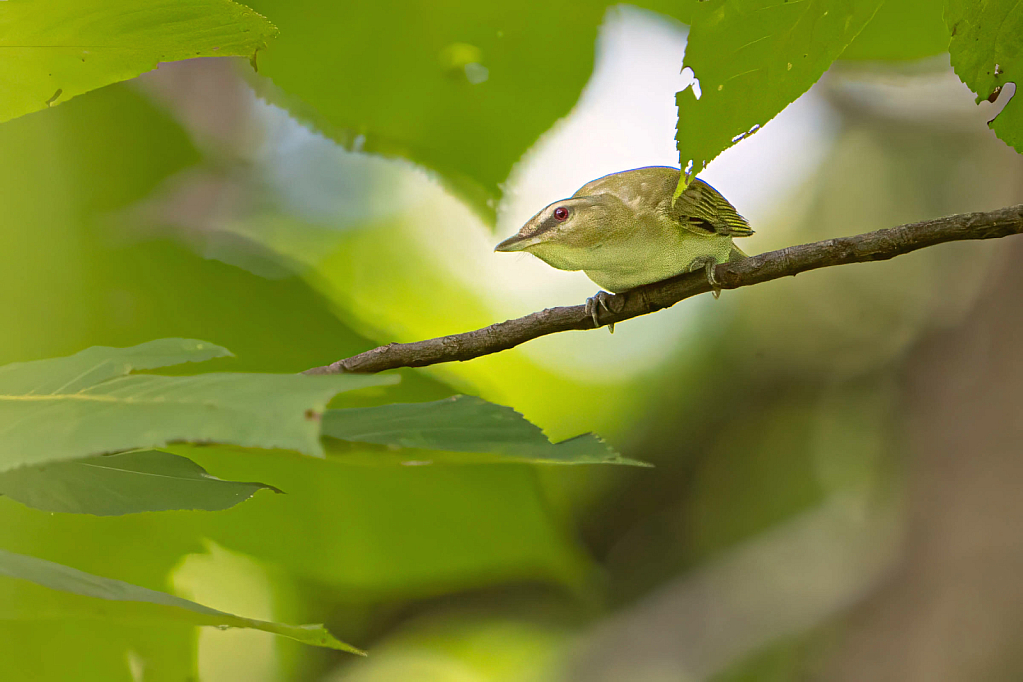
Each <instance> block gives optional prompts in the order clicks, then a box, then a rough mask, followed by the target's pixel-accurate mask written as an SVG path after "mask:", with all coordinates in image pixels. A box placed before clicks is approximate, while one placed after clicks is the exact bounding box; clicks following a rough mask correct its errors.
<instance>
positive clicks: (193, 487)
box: [0, 450, 282, 516]
mask: <svg viewBox="0 0 1023 682" xmlns="http://www.w3.org/2000/svg"><path fill="white" fill-rule="evenodd" d="M262 489H267V490H273V491H274V492H278V493H279V492H282V491H280V490H278V489H277V488H274V487H273V486H271V485H266V484H265V483H244V482H241V481H224V480H221V479H219V478H216V477H215V476H210V475H209V474H208V473H206V470H205V469H203V468H202V467H201V466H199V465H198V464H196V463H195V462H193V461H191V460H190V459H188V458H186V457H181V456H180V455H173V454H171V453H169V452H160V451H159V450H142V451H136V452H125V453H121V454H117V455H104V456H100V457H89V458H86V459H76V460H73V461H70V462H56V463H53V464H47V465H45V466H35V467H21V468H19V469H14V470H13V471H6V472H4V473H2V474H0V494H2V495H7V496H8V497H10V498H11V499H13V500H17V501H18V502H21V503H22V504H24V505H27V506H29V507H33V508H35V509H42V510H43V511H51V512H65V513H70V514H95V515H97V516H118V515H120V514H135V513H138V512H144V511H167V510H170V509H202V510H206V511H215V510H219V509H227V508H229V507H233V506H234V505H236V504H238V503H239V502H242V501H244V500H247V499H249V498H250V497H252V496H253V495H255V494H256V491H258V490H262Z"/></svg>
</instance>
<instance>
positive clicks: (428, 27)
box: [250, 0, 694, 220]
mask: <svg viewBox="0 0 1023 682" xmlns="http://www.w3.org/2000/svg"><path fill="white" fill-rule="evenodd" d="M250 4H252V6H253V7H255V8H256V9H257V10H259V11H261V12H263V13H265V14H267V16H272V17H273V18H274V21H275V22H277V24H278V25H279V26H280V27H281V36H280V38H279V39H278V40H277V41H275V42H274V43H273V44H272V45H271V46H270V48H269V49H268V50H267V52H266V54H265V56H264V55H261V56H260V72H261V73H262V74H265V75H267V76H269V77H270V78H271V79H272V80H273V82H274V84H275V85H276V86H277V87H278V88H280V90H282V91H283V95H284V96H283V97H282V96H281V94H282V93H267V94H269V96H270V97H271V99H275V100H278V101H279V102H280V103H281V104H283V105H285V106H288V107H289V108H290V109H291V111H292V112H293V113H294V114H296V115H297V116H299V117H301V118H305V119H308V120H310V121H311V122H312V123H313V124H314V125H316V126H317V127H318V128H320V129H321V130H322V131H323V132H324V133H325V134H327V135H329V136H330V137H332V138H334V139H335V140H337V141H338V142H340V143H341V144H344V145H345V146H346V147H356V148H358V149H362V150H365V151H370V152H378V153H382V154H387V155H392V156H404V157H406V158H409V159H412V160H414V161H416V162H418V163H421V164H423V165H425V166H428V167H429V168H432V169H433V170H436V171H439V172H440V173H441V175H442V177H443V179H444V181H445V182H446V183H447V184H448V186H449V187H451V188H453V189H454V190H456V192H457V193H458V194H460V195H461V197H462V198H463V199H466V200H467V201H468V202H469V203H470V204H471V205H472V206H473V207H474V208H475V209H476V210H477V211H478V212H480V213H481V214H482V215H483V216H484V217H486V218H488V219H491V220H492V219H493V216H494V211H495V208H496V200H497V198H498V187H499V184H500V183H501V182H503V181H504V180H505V178H506V177H507V176H508V173H509V171H510V170H511V167H512V165H513V164H515V162H517V161H518V160H519V158H520V157H521V156H522V155H523V154H524V153H525V152H526V150H527V149H528V148H529V147H530V146H531V145H532V144H533V143H534V142H535V141H536V140H537V138H538V137H539V136H540V135H541V134H542V133H543V132H545V131H546V130H548V129H549V128H550V127H551V126H552V125H554V123H555V122H556V121H557V120H558V119H559V118H560V117H562V116H564V115H566V114H568V112H569V110H570V109H571V108H572V106H573V105H574V104H575V102H576V100H577V99H578V97H579V93H580V92H581V91H582V88H583V86H584V85H585V84H586V81H587V79H589V77H590V73H591V72H592V70H593V60H594V53H595V47H594V42H595V39H596V37H597V27H598V26H599V25H600V22H601V20H602V18H603V16H604V12H605V8H606V7H607V6H609V5H610V4H611V3H609V2H607V0H526V1H525V2H509V1H508V0H495V1H492V2H477V1H476V0H443V1H442V2H430V1H425V0H418V1H413V2H410V1H409V0H380V1H378V2H372V3H370V2H366V3H336V2H327V3H324V2H319V1H318V0H254V1H253V2H251V3H250ZM640 4H642V3H640ZM655 4H656V5H666V4H668V3H664V2H658V3H655ZM672 4H673V5H674V6H675V8H677V11H678V12H688V10H689V8H690V7H691V6H692V5H693V4H694V2H693V1H692V0H679V1H678V2H677V3H672ZM673 14H675V13H673ZM675 16H677V14H675Z"/></svg>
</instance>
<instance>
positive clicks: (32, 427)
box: [0, 339, 396, 471]
mask: <svg viewBox="0 0 1023 682" xmlns="http://www.w3.org/2000/svg"><path fill="white" fill-rule="evenodd" d="M226 354H228V352H227V351H226V350H225V349H223V348H220V347H219V346H213V345H212V344H209V343H206V342H203V341H194V340H188V339H161V340H159V341H151V342H149V343H144V344H142V345H139V346H134V347H131V348H107V347H105V346H96V347H94V348H90V349H88V350H85V351H82V352H81V353H77V354H76V355H72V356H69V357H66V358H57V359H53V360H36V361H34V362H25V363H15V364H12V365H6V366H4V367H0V433H3V438H2V439H0V471H6V470H8V469H13V468H15V467H18V466H25V465H33V464H42V463H44V462H50V461H57V460H63V459H77V458H80V457H85V456H90V455H96V454H103V453H108V452H119V451H123V450H132V449H136V448H143V447H156V446H161V445H164V444H166V443H168V442H172V441H190V442H210V441H212V442H222V443H234V444H237V445H245V446H248V447H259V448H285V449H290V450H298V451H299V452H303V453H305V454H310V455H316V456H322V455H323V448H322V446H321V445H320V440H319V436H320V424H319V417H320V414H321V413H322V412H323V411H324V409H325V408H326V403H327V401H328V400H329V399H330V398H331V397H333V396H334V395H335V394H337V393H340V392H341V391H347V390H353V389H357V388H363V387H365V386H374V385H380V384H387V383H394V380H395V379H396V377H374V376H359V375H345V376H332V377H313V376H304V375H300V374H222V373H215V374H200V375H198V376H184V377H172V376H157V375H148V374H130V372H131V371H132V370H133V369H151V368H154V367H161V366H166V365H171V364H177V363H182V362H189V361H198V360H205V359H209V358H212V357H218V356H223V355H226Z"/></svg>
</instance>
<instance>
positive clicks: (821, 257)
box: [305, 204, 1023, 374]
mask: <svg viewBox="0 0 1023 682" xmlns="http://www.w3.org/2000/svg"><path fill="white" fill-rule="evenodd" d="M1013 234H1023V204H1020V205H1019V206H1012V207H1010V208H1003V209H999V210H997V211H991V212H989V213H964V214H961V215H954V216H948V217H946V218H938V219H936V220H927V221H924V222H920V223H911V224H909V225H900V226H899V227H892V228H888V229H884V230H877V231H876V232H868V233H867V234H861V235H857V236H855V237H841V238H839V239H825V240H824V241H819V242H813V243H812V244H802V245H800V246H790V247H788V248H784V249H780V250H778V251H769V252H767V253H762V254H760V255H757V256H751V257H750V258H746V259H744V260H740V261H736V262H733V263H722V264H720V265H718V266H717V267H716V268H715V270H714V274H715V276H716V278H717V280H718V282H719V283H720V284H721V288H722V289H738V288H739V287H748V286H751V285H753V284H760V283H761V282H767V281H770V280H772V279H779V278H781V277H788V276H793V277H794V276H795V275H798V274H799V273H801V272H807V271H808V270H816V269H818V268H826V267H831V266H833V265H844V264H846V263H867V262H870V261H877V260H887V259H889V258H894V257H895V256H900V255H902V254H904V253H910V252H911V251H916V250H917V249H923V248H926V247H928V246H934V245H935V244H941V243H944V242H953V241H960V240H966V239H997V238H999V237H1007V236H1009V235H1013ZM710 290H711V286H710V284H709V283H708V282H707V277H706V275H705V274H704V272H703V271H702V270H700V271H699V272H694V273H688V274H685V275H678V276H676V277H673V278H671V279H666V280H664V281H663V282H654V283H653V284H646V285H644V286H641V287H638V288H636V289H632V290H631V291H626V292H624V293H621V294H617V295H615V296H614V297H613V298H611V299H610V301H609V306H610V308H611V311H610V312H608V311H605V310H601V311H600V313H599V318H598V319H599V321H600V326H604V325H607V324H610V323H618V322H622V321H624V320H628V319H629V318H632V317H637V316H639V315H646V314H648V313H652V312H655V311H657V310H661V309H663V308H667V307H669V306H672V305H675V304H676V303H678V302H679V301H682V300H684V299H687V298H689V297H691V296H696V295H697V294H703V293H706V292H708V291H710ZM594 328H595V327H594V326H593V319H592V318H591V317H590V316H589V315H587V314H586V309H585V306H582V305H574V306H568V307H562V308H547V309H546V310H541V311H540V312H536V313H532V314H530V315H526V316H525V317H520V318H518V319H515V320H507V321H506V322H498V323H497V324H492V325H490V326H489V327H485V328H483V329H477V330H475V331H471V332H464V333H462V334H452V335H451V336H442V337H440V338H436V339H428V340H426V341H416V342H415V343H390V344H388V345H386V346H380V347H379V348H374V349H373V350H369V351H366V352H365V353H359V354H358V355H354V356H352V357H350V358H346V359H344V360H338V361H337V362H333V363H331V364H329V365H325V366H323V367H315V368H313V369H310V370H307V371H306V372H305V373H306V374H339V373H344V372H350V373H363V374H365V373H373V372H381V371H383V370H386V369H396V368H398V367H423V366H425V365H435V364H437V363H441V362H452V361H454V360H458V361H464V360H471V359H473V358H477V357H479V356H481V355H489V354H490V353H497V352H498V351H502V350H507V349H509V348H513V347H515V346H517V345H519V344H520V343H525V342H526V341H530V340H532V339H535V338H537V337H540V336H545V335H546V334H553V333H555V332H564V331H569V330H573V329H580V330H582V329H594Z"/></svg>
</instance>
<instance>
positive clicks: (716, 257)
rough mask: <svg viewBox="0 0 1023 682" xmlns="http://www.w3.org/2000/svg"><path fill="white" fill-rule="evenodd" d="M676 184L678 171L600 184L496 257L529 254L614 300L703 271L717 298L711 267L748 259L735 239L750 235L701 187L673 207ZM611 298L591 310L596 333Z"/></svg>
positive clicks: (632, 173)
mask: <svg viewBox="0 0 1023 682" xmlns="http://www.w3.org/2000/svg"><path fill="white" fill-rule="evenodd" d="M678 179H679V170H678V169H677V168H670V167H664V166H651V167H648V168H636V169H635V170H629V171H623V172H621V173H612V174H611V175H605V176H604V177H602V178H597V179H596V180H593V181H592V182H589V183H587V184H585V185H583V186H582V187H580V188H579V191H578V192H576V193H575V194H573V195H572V196H571V197H570V198H568V199H562V200H561V201H555V202H554V203H553V204H551V205H550V206H547V207H546V208H544V209H543V210H542V211H540V212H539V213H537V214H536V215H535V216H533V217H532V218H531V219H530V220H529V222H527V223H526V224H525V225H523V226H522V229H521V230H519V232H518V234H516V235H514V236H512V237H509V238H508V239H505V240H504V241H503V242H501V243H500V244H498V245H497V247H496V248H495V249H494V250H495V251H526V252H529V253H531V254H533V255H534V256H536V257H537V258H539V259H540V260H543V261H545V262H546V263H547V264H548V265H551V266H553V267H555V268H558V269H559V270H582V271H583V272H585V273H586V276H587V277H589V278H590V279H591V280H593V281H594V282H595V283H596V284H597V285H598V286H600V287H603V288H604V289H607V290H608V291H611V292H614V293H620V292H622V291H628V290H629V289H633V288H635V287H638V286H640V285H641V284H649V283H650V282H657V281H660V280H662V279H668V278H669V277H673V276H675V275H678V274H681V273H683V272H690V271H692V270H697V269H699V268H706V270H707V278H708V280H709V281H710V283H711V286H713V287H714V290H715V291H714V295H715V297H716V296H717V294H718V292H719V289H718V286H717V282H716V281H715V280H714V266H715V265H717V264H718V263H725V262H727V261H731V260H736V259H739V258H745V257H746V254H744V253H743V252H742V251H741V250H740V249H739V248H738V247H737V246H736V245H735V244H733V243H732V238H733V237H748V236H750V235H751V234H753V230H751V229H750V227H749V223H747V222H746V219H745V218H743V217H742V216H741V215H739V214H738V213H737V212H736V210H735V208H734V207H733V206H732V205H731V204H730V203H728V200H727V199H725V198H724V197H723V196H721V194H720V193H719V192H718V191H717V190H716V189H714V188H713V187H711V186H710V185H708V184H707V183H705V182H703V181H701V180H693V181H692V183H690V185H689V187H687V188H686V190H685V191H684V192H683V193H682V194H681V195H680V196H679V197H678V199H676V200H675V201H674V202H673V201H672V195H673V194H674V192H675V188H676V187H677V186H678ZM608 298H610V296H609V295H608V294H607V293H606V292H604V291H600V292H598V293H597V295H596V296H593V297H592V298H590V299H589V300H587V302H586V307H587V312H589V313H590V315H591V316H592V317H593V323H594V325H595V326H596V325H598V322H597V307H598V305H599V306H602V307H603V308H604V309H605V310H607V309H608V305H607V299H608ZM612 331H613V328H612Z"/></svg>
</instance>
